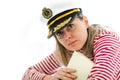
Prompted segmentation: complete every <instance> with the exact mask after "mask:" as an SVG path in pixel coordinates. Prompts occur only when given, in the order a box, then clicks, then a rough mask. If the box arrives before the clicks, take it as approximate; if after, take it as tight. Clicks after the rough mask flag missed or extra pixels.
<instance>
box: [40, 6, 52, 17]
mask: <svg viewBox="0 0 120 80" xmlns="http://www.w3.org/2000/svg"><path fill="white" fill-rule="evenodd" d="M42 15H43V17H44V18H46V19H49V18H50V17H51V16H52V10H51V9H49V8H45V7H44V8H43V9H42Z"/></svg>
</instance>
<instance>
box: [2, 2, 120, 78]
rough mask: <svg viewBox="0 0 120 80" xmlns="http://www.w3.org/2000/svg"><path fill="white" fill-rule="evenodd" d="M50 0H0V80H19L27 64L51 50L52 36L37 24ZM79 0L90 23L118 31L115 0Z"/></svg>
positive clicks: (52, 46) (119, 27)
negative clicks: (48, 37)
mask: <svg viewBox="0 0 120 80" xmlns="http://www.w3.org/2000/svg"><path fill="white" fill-rule="evenodd" d="M52 1H56V0H1V1H0V80H21V78H22V75H23V73H24V71H25V70H26V69H27V68H28V67H29V66H31V65H33V64H35V63H37V62H38V61H40V60H41V59H42V58H44V57H45V56H47V55H48V54H50V53H51V52H52V51H53V50H54V45H55V42H54V39H53V38H52V39H49V40H48V39H47V38H46V37H47V27H46V26H43V25H42V24H41V23H40V14H41V13H40V9H41V8H42V7H43V4H44V2H48V3H52ZM68 1H70V0H68ZM81 1H82V0H81ZM83 1H84V7H83V8H84V9H85V14H86V15H87V17H88V19H89V21H90V23H100V24H103V25H108V26H111V27H112V28H113V29H114V30H115V31H116V32H117V33H118V34H120V31H119V29H120V24H119V23H120V21H119V19H120V11H119V7H120V6H119V0H99V1H98V0H83ZM83 12H84V10H83Z"/></svg>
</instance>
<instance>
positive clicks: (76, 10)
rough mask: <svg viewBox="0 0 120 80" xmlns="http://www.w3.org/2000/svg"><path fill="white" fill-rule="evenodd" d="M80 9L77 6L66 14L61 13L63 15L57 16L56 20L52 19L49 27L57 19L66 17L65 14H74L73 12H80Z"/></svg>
mask: <svg viewBox="0 0 120 80" xmlns="http://www.w3.org/2000/svg"><path fill="white" fill-rule="evenodd" d="M78 11H80V9H78V8H77V9H73V10H72V11H69V12H67V13H66V14H64V15H61V16H59V17H57V18H56V19H55V20H53V21H51V23H49V24H48V28H49V27H50V26H51V25H52V24H53V23H55V22H56V21H57V20H59V19H61V18H63V17H65V16H67V15H69V14H72V13H74V12H78Z"/></svg>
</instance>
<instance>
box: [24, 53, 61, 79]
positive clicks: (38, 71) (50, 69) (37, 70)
mask: <svg viewBox="0 0 120 80" xmlns="http://www.w3.org/2000/svg"><path fill="white" fill-rule="evenodd" d="M59 67H60V65H59V63H58V62H57V60H56V59H55V57H54V55H53V54H51V55H49V56H48V57H46V58H45V59H44V60H42V61H40V62H39V63H37V64H35V65H34V66H31V67H30V68H28V69H27V70H26V72H25V74H24V76H23V78H22V80H48V79H49V80H50V78H51V80H54V79H53V77H52V76H51V75H52V74H53V73H55V72H56V69H57V68H59ZM44 78H45V79H44ZM55 80H56V79H55Z"/></svg>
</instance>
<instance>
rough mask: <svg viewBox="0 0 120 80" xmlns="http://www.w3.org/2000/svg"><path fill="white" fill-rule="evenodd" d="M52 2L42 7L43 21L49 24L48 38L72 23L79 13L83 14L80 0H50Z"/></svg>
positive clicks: (41, 17) (41, 19) (41, 18)
mask: <svg viewBox="0 0 120 80" xmlns="http://www.w3.org/2000/svg"><path fill="white" fill-rule="evenodd" d="M52 1H53V2H52ZM50 2H51V3H50V4H49V3H48V4H46V5H45V6H44V7H43V8H42V11H41V12H42V13H41V16H40V21H41V23H43V24H44V25H47V26H48V29H49V32H48V38H50V37H52V36H53V35H54V34H55V33H56V32H58V31H59V30H61V29H63V28H64V27H65V26H66V25H68V24H70V23H71V22H72V20H73V19H74V17H75V16H76V15H77V14H78V13H79V14H80V15H82V9H81V5H80V0H65V1H62V0H58V1H55V0H50Z"/></svg>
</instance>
